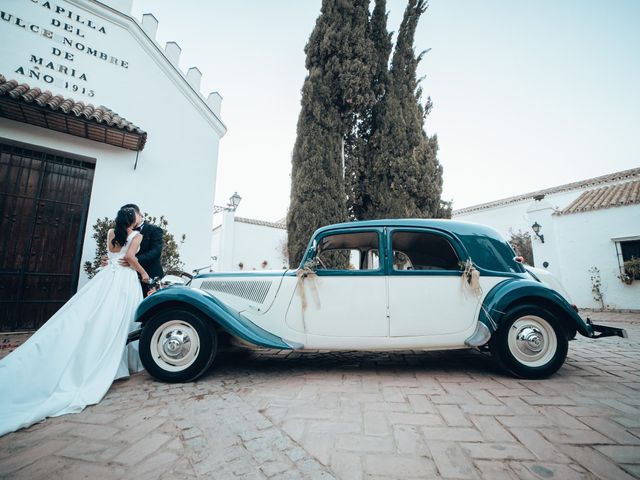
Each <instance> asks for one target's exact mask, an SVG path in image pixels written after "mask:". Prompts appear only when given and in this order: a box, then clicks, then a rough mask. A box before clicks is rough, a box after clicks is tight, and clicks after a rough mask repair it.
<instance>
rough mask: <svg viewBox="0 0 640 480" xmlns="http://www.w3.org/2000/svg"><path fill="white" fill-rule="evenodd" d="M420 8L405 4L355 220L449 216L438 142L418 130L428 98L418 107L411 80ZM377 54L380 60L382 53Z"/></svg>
mask: <svg viewBox="0 0 640 480" xmlns="http://www.w3.org/2000/svg"><path fill="white" fill-rule="evenodd" d="M426 7H427V4H426V1H425V0H409V2H408V4H407V8H406V10H405V13H404V17H403V20H402V23H401V25H400V31H399V32H398V38H397V41H396V46H395V50H394V53H393V58H392V61H391V69H390V71H389V75H388V78H387V81H386V88H384V93H383V95H382V98H380V99H379V101H378V103H377V104H376V105H375V107H374V108H373V110H372V120H371V130H370V134H369V138H368V141H367V147H366V161H365V167H364V174H363V176H364V181H362V182H361V194H360V195H361V201H360V203H359V204H356V205H355V206H354V207H353V211H354V212H359V215H358V219H363V220H364V219H374V218H398V217H422V218H433V217H450V215H451V207H450V204H447V203H446V202H442V201H441V198H440V197H441V193H442V167H441V166H440V163H439V161H438V158H437V152H438V139H437V136H435V135H433V136H428V135H427V134H426V132H425V130H424V123H425V119H426V117H427V115H428V114H429V111H430V110H431V105H432V104H431V99H430V98H428V99H427V102H426V104H425V105H424V106H423V105H422V99H421V97H422V90H421V88H420V87H419V80H418V79H417V78H416V70H417V66H418V63H419V62H420V60H421V59H422V57H423V55H424V53H426V52H422V53H420V54H419V55H417V56H416V55H415V53H414V50H413V42H414V37H415V31H416V27H417V25H418V21H419V19H420V16H421V15H422V14H423V13H424V12H425V10H426ZM379 53H380V55H381V57H382V56H383V55H384V50H383V51H382V52H379ZM381 61H382V60H381ZM383 85H384V83H383Z"/></svg>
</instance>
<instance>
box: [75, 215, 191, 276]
mask: <svg viewBox="0 0 640 480" xmlns="http://www.w3.org/2000/svg"><path fill="white" fill-rule="evenodd" d="M144 216H145V218H146V220H145V221H147V222H149V223H152V224H154V225H158V226H159V227H160V228H161V229H162V232H163V233H162V242H163V247H162V256H161V257H160V263H161V264H162V269H163V270H164V271H165V272H172V271H173V272H177V271H180V270H182V269H183V268H184V262H182V261H181V260H180V251H179V248H180V245H182V244H183V243H184V242H185V240H186V239H187V236H186V235H185V234H182V236H181V237H180V240H179V241H176V239H175V237H174V236H173V234H172V233H169V222H168V221H167V219H166V218H165V217H164V216H160V219H157V218H156V217H151V216H149V215H148V214H146V213H145V214H144ZM114 226H115V224H114V221H113V219H110V218H108V217H104V218H99V219H97V220H96V223H95V224H94V225H93V235H92V237H93V239H94V240H95V241H96V253H95V255H94V257H93V261H91V262H85V264H84V266H83V269H84V271H85V273H86V274H87V276H88V277H89V278H93V277H94V276H95V274H96V273H98V268H100V263H101V261H102V257H103V256H105V255H106V254H107V233H108V232H109V229H111V228H113V227H114Z"/></svg>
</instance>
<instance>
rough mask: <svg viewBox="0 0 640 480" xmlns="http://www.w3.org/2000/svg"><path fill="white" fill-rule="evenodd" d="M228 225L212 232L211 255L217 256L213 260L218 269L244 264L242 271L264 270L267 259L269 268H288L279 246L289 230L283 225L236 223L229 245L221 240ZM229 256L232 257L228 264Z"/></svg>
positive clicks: (234, 269) (235, 267) (232, 267)
mask: <svg viewBox="0 0 640 480" xmlns="http://www.w3.org/2000/svg"><path fill="white" fill-rule="evenodd" d="M224 228H225V226H224V225H223V226H221V227H220V228H216V229H215V230H214V231H213V239H212V250H211V251H212V253H211V255H212V256H215V257H217V261H214V263H213V269H214V270H216V271H227V270H232V271H236V270H239V268H238V264H239V263H240V262H242V263H243V264H244V269H243V270H245V271H246V270H249V271H251V270H254V269H255V270H262V262H263V261H264V260H266V261H267V269H269V270H279V269H282V268H287V262H285V261H284V259H283V258H282V253H281V251H280V245H281V244H282V242H284V241H286V238H287V231H286V230H285V229H281V228H273V227H267V226H263V225H254V224H250V223H243V222H237V221H236V222H234V228H233V230H234V231H233V240H232V242H230V243H228V244H227V245H229V246H227V247H226V248H224V247H223V243H224V242H222V241H221V238H222V236H223V235H224ZM225 255H226V258H229V257H230V258H231V260H230V261H229V262H228V265H230V267H225V266H226V265H227V261H226V259H225Z"/></svg>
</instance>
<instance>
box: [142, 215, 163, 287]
mask: <svg viewBox="0 0 640 480" xmlns="http://www.w3.org/2000/svg"><path fill="white" fill-rule="evenodd" d="M138 231H139V232H140V233H141V234H142V242H140V250H138V254H137V255H136V257H137V258H138V262H140V265H142V268H144V269H145V270H146V271H147V273H148V274H149V276H150V277H151V278H154V277H162V276H163V275H164V271H163V270H162V264H161V263H160V255H161V254H162V229H161V228H160V227H158V226H156V225H152V224H150V223H147V222H143V223H142V225H141V226H140V228H139V229H138ZM147 291H148V288H147V284H146V283H142V293H143V294H144V295H145V296H146V295H147Z"/></svg>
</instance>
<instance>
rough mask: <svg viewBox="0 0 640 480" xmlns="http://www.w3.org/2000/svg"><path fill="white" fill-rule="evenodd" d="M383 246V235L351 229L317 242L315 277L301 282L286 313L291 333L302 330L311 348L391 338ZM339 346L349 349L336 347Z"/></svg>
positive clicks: (379, 231) (370, 230) (334, 233)
mask: <svg viewBox="0 0 640 480" xmlns="http://www.w3.org/2000/svg"><path fill="white" fill-rule="evenodd" d="M381 240H382V230H381V229H378V230H376V229H369V230H362V231H353V229H348V230H346V231H338V232H328V233H327V234H325V235H324V236H322V237H319V238H317V242H318V247H317V253H316V261H315V263H316V267H315V275H310V276H307V277H306V278H304V279H303V280H299V281H298V284H297V286H296V292H295V294H294V296H293V298H292V301H291V305H290V307H289V309H288V311H287V323H288V324H289V325H290V326H291V327H292V328H295V327H294V326H295V325H296V324H297V325H302V326H303V328H304V331H305V333H306V334H307V347H309V348H313V346H317V345H320V344H322V345H333V344H328V343H327V339H326V338H325V339H321V340H318V341H317V342H316V341H314V337H316V338H319V337H334V338H342V339H344V338H347V337H350V338H353V339H354V342H356V343H357V339H358V338H364V337H386V336H388V334H389V321H388V317H387V296H386V282H385V275H384V266H383V264H382V262H381V261H380V260H379V258H378V256H379V253H380V244H381ZM302 290H303V291H302ZM303 298H304V299H305V303H306V307H304V308H303V306H302V304H303ZM300 319H301V320H302V321H301V322H300ZM340 345H346V344H344V343H343V342H337V343H336V344H335V346H340Z"/></svg>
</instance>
